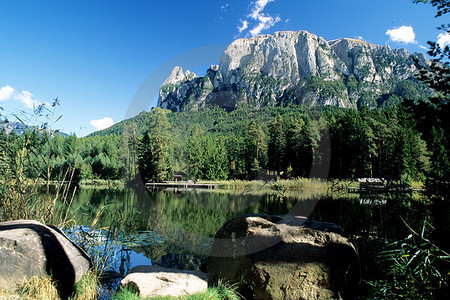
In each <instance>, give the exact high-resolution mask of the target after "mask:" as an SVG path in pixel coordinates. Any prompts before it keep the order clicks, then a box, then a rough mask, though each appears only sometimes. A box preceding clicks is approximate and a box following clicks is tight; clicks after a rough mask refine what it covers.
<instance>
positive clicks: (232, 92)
mask: <svg viewBox="0 0 450 300" xmlns="http://www.w3.org/2000/svg"><path fill="white" fill-rule="evenodd" d="M429 63H430V62H429V61H428V60H427V59H426V57H425V56H424V55H423V54H419V53H414V54H411V53H409V52H408V51H406V50H405V49H391V48H390V47H389V46H380V45H373V44H370V43H367V42H364V41H361V40H356V39H349V38H342V39H338V40H333V41H326V40H325V39H323V38H322V37H318V36H316V35H314V34H311V33H309V32H307V31H296V32H294V31H282V32H275V33H274V34H273V35H269V34H266V35H259V36H255V37H253V38H250V39H238V40H235V41H234V42H233V43H231V44H230V45H229V46H228V48H227V49H226V50H225V52H224V53H223V55H222V57H221V59H220V63H219V65H212V66H211V67H210V68H209V69H208V70H207V72H206V75H205V76H204V77H199V76H197V75H196V74H194V73H191V72H189V71H186V72H183V70H182V69H181V67H175V68H174V69H173V71H172V72H171V74H170V75H169V77H168V78H167V79H166V81H165V82H164V83H163V85H162V86H161V88H160V91H159V98H158V104H157V106H158V107H161V108H164V109H170V110H172V111H185V110H198V109H200V108H203V107H215V106H218V107H222V108H226V109H229V110H233V109H236V108H239V107H244V106H250V107H254V108H261V107H264V106H289V105H301V104H305V105H312V106H314V105H332V106H338V107H353V108H357V107H360V106H370V107H377V106H381V105H386V104H389V103H392V102H395V101H398V100H399V98H401V97H404V96H408V97H416V98H420V97H425V95H428V94H429V93H430V91H429V90H428V89H427V88H426V87H425V86H424V85H423V84H421V83H419V82H418V81H417V80H415V79H414V77H413V73H414V72H415V71H416V70H417V64H423V65H427V64H429Z"/></svg>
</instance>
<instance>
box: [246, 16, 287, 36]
mask: <svg viewBox="0 0 450 300" xmlns="http://www.w3.org/2000/svg"><path fill="white" fill-rule="evenodd" d="M258 20H259V23H258V25H256V26H255V27H253V28H252V29H251V30H250V31H249V32H250V35H251V36H255V35H258V34H260V33H261V31H263V30H267V29H269V28H270V27H272V26H273V25H275V24H276V23H278V22H280V21H281V19H280V18H279V17H276V18H275V19H274V18H273V17H270V16H266V15H260V16H259V17H258Z"/></svg>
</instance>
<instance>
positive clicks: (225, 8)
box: [220, 3, 229, 13]
mask: <svg viewBox="0 0 450 300" xmlns="http://www.w3.org/2000/svg"><path fill="white" fill-rule="evenodd" d="M228 6H229V5H228V3H226V4H224V5H222V6H221V7H220V10H221V11H222V12H224V13H226V12H227V9H228Z"/></svg>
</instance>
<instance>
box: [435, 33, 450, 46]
mask: <svg viewBox="0 0 450 300" xmlns="http://www.w3.org/2000/svg"><path fill="white" fill-rule="evenodd" d="M437 43H438V45H439V46H440V47H441V48H445V47H446V46H450V34H449V33H448V32H445V33H440V34H439V35H438V37H437Z"/></svg>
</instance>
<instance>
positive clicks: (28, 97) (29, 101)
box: [0, 85, 50, 109]
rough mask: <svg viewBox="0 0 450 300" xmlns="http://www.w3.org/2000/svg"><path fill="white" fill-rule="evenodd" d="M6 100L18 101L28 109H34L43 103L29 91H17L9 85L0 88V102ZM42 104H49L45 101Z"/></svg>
mask: <svg viewBox="0 0 450 300" xmlns="http://www.w3.org/2000/svg"><path fill="white" fill-rule="evenodd" d="M6 100H16V101H20V102H21V103H22V104H23V105H25V106H26V107H27V108H30V109H35V108H37V107H38V106H39V105H41V104H43V103H42V102H40V101H39V100H37V99H34V97H33V94H32V93H30V92H29V91H21V92H17V91H16V90H15V89H14V88H13V87H11V86H9V85H6V86H4V87H2V88H0V102H1V101H6ZM44 104H45V105H48V106H50V104H48V103H46V102H45V103H44Z"/></svg>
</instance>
